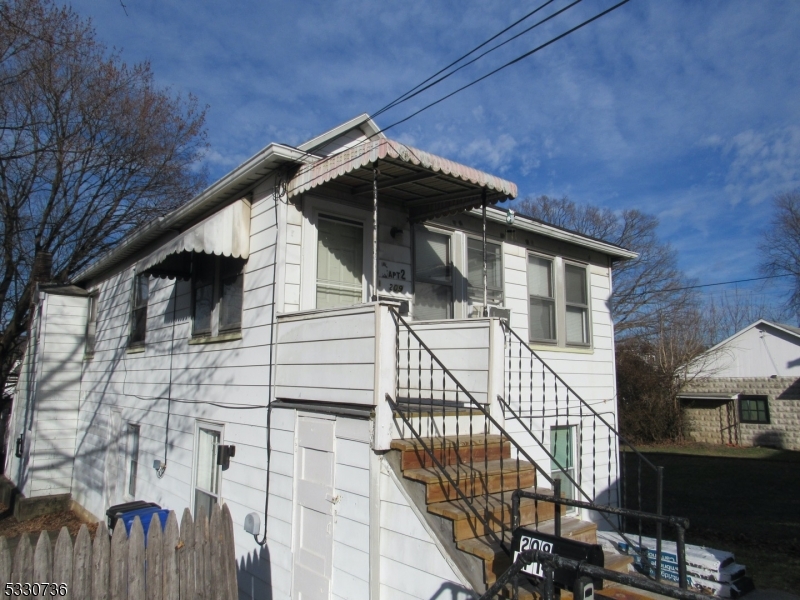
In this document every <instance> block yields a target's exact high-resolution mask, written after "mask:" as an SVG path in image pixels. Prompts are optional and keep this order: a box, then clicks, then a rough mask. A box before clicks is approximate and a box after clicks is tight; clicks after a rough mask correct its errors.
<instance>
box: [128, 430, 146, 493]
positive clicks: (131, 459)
mask: <svg viewBox="0 0 800 600" xmlns="http://www.w3.org/2000/svg"><path fill="white" fill-rule="evenodd" d="M134 432H135V436H134V435H133V433H134ZM125 435H126V453H125V454H126V458H127V465H126V469H125V480H126V484H127V485H126V488H125V495H126V497H128V498H130V499H132V500H135V499H136V481H137V478H138V476H139V455H140V450H141V435H142V428H141V425H140V424H139V423H134V422H132V421H128V427H127V429H126V430H125Z"/></svg>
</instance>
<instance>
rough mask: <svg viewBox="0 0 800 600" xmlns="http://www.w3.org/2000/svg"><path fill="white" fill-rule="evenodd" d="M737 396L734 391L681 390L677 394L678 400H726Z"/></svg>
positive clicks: (734, 398) (737, 393)
mask: <svg viewBox="0 0 800 600" xmlns="http://www.w3.org/2000/svg"><path fill="white" fill-rule="evenodd" d="M738 397H739V392H735V393H727V392H722V393H717V392H681V393H680V394H678V398H679V399H680V400H716V401H719V402H727V401H730V400H736V398H738Z"/></svg>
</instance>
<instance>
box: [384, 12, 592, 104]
mask: <svg viewBox="0 0 800 600" xmlns="http://www.w3.org/2000/svg"><path fill="white" fill-rule="evenodd" d="M582 1H583V0H575V1H574V2H572V3H571V4H568V5H567V6H565V7H564V8H562V9H561V10H558V11H556V12H554V13H553V14H552V15H550V16H549V17H545V18H544V19H542V20H541V21H538V22H536V23H534V24H533V25H531V26H530V27H528V28H527V29H523V30H522V31H520V32H519V33H518V34H516V35H514V36H512V37H510V38H508V39H507V40H506V41H504V42H500V43H499V44H497V45H496V46H494V47H492V48H489V50H487V51H486V52H483V53H482V54H479V55H478V56H476V57H475V58H473V59H472V60H471V61H469V62H466V63H464V64H463V65H460V66H459V67H458V68H457V69H453V70H452V71H450V72H449V73H448V74H447V75H443V76H442V77H439V78H438V79H436V80H435V81H432V82H431V83H429V84H428V85H426V86H425V87H422V88H421V89H418V90H417V88H419V87H420V86H422V85H423V84H424V83H425V82H427V81H430V80H431V79H433V77H436V75H433V76H431V77H429V78H428V79H426V80H425V81H424V82H422V83H421V84H419V85H418V86H417V88H414V90H416V91H414V90H411V91H409V92H406V93H405V94H404V96H405V97H402V96H401V97H400V98H399V99H397V100H395V101H394V102H392V103H391V104H389V105H387V106H386V107H384V108H382V109H380V110H379V111H378V112H377V113H375V114H374V115H373V118H374V117H377V116H378V115H380V114H381V113H383V112H385V111H387V110H389V109H390V108H394V107H395V106H397V105H398V104H402V103H403V102H406V101H407V100H411V98H413V97H414V96H417V95H419V94H421V93H422V92H424V91H425V90H428V89H430V88H432V87H433V86H435V85H437V84H439V83H441V82H442V81H444V80H445V79H447V78H448V77H450V76H452V75H455V74H456V73H458V72H459V71H460V70H461V69H464V68H466V67H468V66H470V65H471V64H473V63H475V62H477V61H479V60H480V59H482V58H483V57H484V56H486V55H487V54H491V53H492V52H494V51H495V50H497V49H498V48H501V47H503V46H505V45H506V44H508V43H510V42H513V41H514V40H515V39H517V38H518V37H520V36H523V35H525V34H526V33H528V32H529V31H531V30H533V29H535V28H536V27H538V26H539V25H541V24H543V23H546V22H547V21H550V20H552V19H554V18H556V17H557V16H558V15H560V14H561V13H564V12H566V11H568V10H569V9H570V8H572V7H573V6H575V5H576V4H578V3H580V2H582ZM547 4H550V3H549V2H548V3H547ZM547 4H544V5H542V6H540V7H539V8H537V9H536V10H539V9H541V8H544V6H546V5H547ZM534 12H535V11H534ZM531 14H533V13H531ZM517 23H519V21H517ZM511 27H513V26H511ZM511 27H509V28H507V29H505V30H503V31H508V29H510V28H511ZM498 35H500V34H498ZM495 37H497V36H495ZM492 39H494V38H492ZM485 45H486V42H484V43H483V44H481V45H480V46H478V47H477V48H475V50H477V49H478V48H480V47H482V46H485ZM475 50H472V51H471V52H470V54H471V53H472V52H475ZM467 56H468V55H467ZM463 58H465V57H462V58H460V59H459V60H463ZM453 64H455V63H453ZM447 68H449V67H447ZM443 70H444V69H443ZM441 72H442V71H439V73H441ZM437 75H438V73H437ZM411 92H413V93H411Z"/></svg>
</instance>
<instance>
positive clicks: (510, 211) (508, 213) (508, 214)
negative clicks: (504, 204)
mask: <svg viewBox="0 0 800 600" xmlns="http://www.w3.org/2000/svg"><path fill="white" fill-rule="evenodd" d="M515 215H516V213H515V212H514V210H513V209H511V208H509V209H508V210H507V211H506V223H508V224H509V225H513V224H514V216H515Z"/></svg>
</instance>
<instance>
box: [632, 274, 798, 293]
mask: <svg viewBox="0 0 800 600" xmlns="http://www.w3.org/2000/svg"><path fill="white" fill-rule="evenodd" d="M794 276H795V275H794V273H786V274H784V275H765V276H764V277H751V278H750V279H735V280H733V281H718V282H716V283H701V284H698V285H687V286H684V287H675V288H664V289H663V290H653V291H652V292H639V293H638V294H635V295H637V296H652V295H653V294H663V293H666V292H682V291H683V290H696V289H698V288H705V287H712V286H715V285H730V284H732V283H746V282H748V281H763V280H764V279H777V278H778V277H794Z"/></svg>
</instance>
